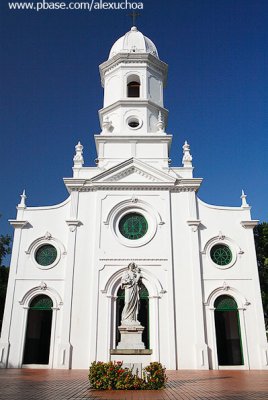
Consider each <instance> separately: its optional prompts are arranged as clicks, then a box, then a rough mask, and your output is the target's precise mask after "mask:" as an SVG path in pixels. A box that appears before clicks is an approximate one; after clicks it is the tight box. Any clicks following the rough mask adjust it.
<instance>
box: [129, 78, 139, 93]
mask: <svg viewBox="0 0 268 400" xmlns="http://www.w3.org/2000/svg"><path fill="white" fill-rule="evenodd" d="M127 97H140V83H139V82H135V81H132V82H129V83H128V85H127Z"/></svg>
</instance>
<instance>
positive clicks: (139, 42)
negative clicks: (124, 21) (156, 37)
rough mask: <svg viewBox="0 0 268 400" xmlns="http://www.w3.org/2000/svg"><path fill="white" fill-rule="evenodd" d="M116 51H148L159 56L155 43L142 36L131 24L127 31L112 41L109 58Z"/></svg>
mask: <svg viewBox="0 0 268 400" xmlns="http://www.w3.org/2000/svg"><path fill="white" fill-rule="evenodd" d="M118 53H150V54H152V55H154V56H155V57H157V58H159V57H158V52H157V48H156V46H155V44H154V43H153V42H152V41H151V40H150V39H149V38H147V37H146V36H144V35H143V34H142V33H141V32H140V31H139V30H138V29H137V28H136V26H133V27H132V28H131V30H130V31H129V32H127V33H126V34H125V35H124V36H122V37H120V38H119V39H118V40H117V41H116V42H115V43H114V45H113V47H112V48H111V51H110V54H109V59H110V58H112V57H113V56H115V55H116V54H118Z"/></svg>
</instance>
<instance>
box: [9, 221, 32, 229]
mask: <svg viewBox="0 0 268 400" xmlns="http://www.w3.org/2000/svg"><path fill="white" fill-rule="evenodd" d="M8 222H9V223H10V225H12V226H13V228H15V229H22V228H24V227H25V226H26V225H28V223H29V222H28V221H25V220H17V219H9V220H8Z"/></svg>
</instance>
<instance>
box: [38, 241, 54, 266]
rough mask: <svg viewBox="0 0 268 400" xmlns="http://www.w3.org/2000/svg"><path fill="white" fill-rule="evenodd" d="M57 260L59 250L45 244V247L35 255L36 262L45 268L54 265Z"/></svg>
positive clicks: (40, 248)
mask: <svg viewBox="0 0 268 400" xmlns="http://www.w3.org/2000/svg"><path fill="white" fill-rule="evenodd" d="M56 258H57V250H56V248H55V247H54V246H52V245H51V244H45V245H44V246H41V247H39V249H38V250H37V252H36V253H35V260H36V262H37V263H38V264H39V265H42V266H43V267H47V266H48V265H51V264H53V263H54V261H55V260H56Z"/></svg>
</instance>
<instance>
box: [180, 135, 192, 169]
mask: <svg viewBox="0 0 268 400" xmlns="http://www.w3.org/2000/svg"><path fill="white" fill-rule="evenodd" d="M182 148H183V158H182V164H183V166H184V167H192V160H193V157H192V156H191V153H190V145H189V144H188V142H187V140H185V142H184V145H183V146H182Z"/></svg>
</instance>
